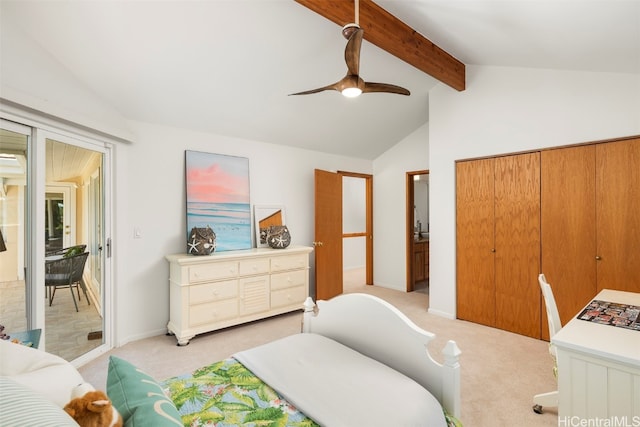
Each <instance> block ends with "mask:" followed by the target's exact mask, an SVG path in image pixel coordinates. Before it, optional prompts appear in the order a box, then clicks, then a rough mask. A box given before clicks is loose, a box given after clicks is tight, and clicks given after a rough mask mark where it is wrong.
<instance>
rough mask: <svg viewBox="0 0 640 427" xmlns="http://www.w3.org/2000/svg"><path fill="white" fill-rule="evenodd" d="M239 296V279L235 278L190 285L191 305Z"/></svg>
mask: <svg viewBox="0 0 640 427" xmlns="http://www.w3.org/2000/svg"><path fill="white" fill-rule="evenodd" d="M237 296H238V281H237V280H235V279H234V280H227V281H224V282H216V283H207V284H204V285H193V286H190V287H189V305H194V304H202V303H205V302H214V301H220V300H225V299H229V298H236V297H237Z"/></svg>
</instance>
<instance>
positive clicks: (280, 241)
mask: <svg viewBox="0 0 640 427" xmlns="http://www.w3.org/2000/svg"><path fill="white" fill-rule="evenodd" d="M272 242H275V244H276V246H281V247H284V245H285V243H286V240H285V239H283V238H282V236H278V237H274V238H273V240H272Z"/></svg>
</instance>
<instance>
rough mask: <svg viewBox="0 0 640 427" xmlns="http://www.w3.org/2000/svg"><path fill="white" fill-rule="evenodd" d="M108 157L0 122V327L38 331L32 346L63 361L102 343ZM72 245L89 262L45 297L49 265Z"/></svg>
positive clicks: (85, 142)
mask: <svg viewBox="0 0 640 427" xmlns="http://www.w3.org/2000/svg"><path fill="white" fill-rule="evenodd" d="M109 159H110V146H108V145H107V144H106V143H104V142H99V141H96V140H92V139H90V138H88V137H81V138H80V137H77V138H76V137H74V136H71V134H70V133H68V132H65V133H64V134H58V133H54V132H53V131H51V130H45V129H41V128H39V127H38V125H37V124H35V123H31V124H30V125H24V124H19V123H15V122H11V121H7V120H4V119H2V121H1V126H0V181H1V182H2V186H0V188H1V190H0V232H1V233H2V238H3V241H4V242H5V243H7V245H5V246H6V251H3V252H1V253H0V271H1V274H0V314H1V318H2V324H3V325H4V326H5V333H7V334H8V335H11V334H12V333H15V334H17V335H20V333H21V332H25V331H33V330H35V331H37V330H39V331H41V333H40V339H39V342H38V343H37V346H38V348H39V349H41V350H45V351H48V352H50V353H53V354H56V355H58V356H60V357H62V358H64V359H66V360H67V361H70V362H73V361H79V360H80V359H87V360H88V359H89V358H90V357H91V356H89V353H91V352H95V353H96V354H98V353H100V352H102V351H104V349H106V348H108V347H109V346H110V339H109V333H110V330H109V325H110V322H109V311H108V310H105V306H108V305H109V304H108V290H107V289H108V286H107V284H108V283H109V280H110V275H109V273H108V272H109V268H105V266H107V265H108V264H109V262H110V260H109V259H108V258H107V257H106V256H105V254H104V253H103V251H102V247H103V243H104V242H105V241H108V239H107V238H106V236H107V235H108V233H109V231H110V227H109V217H110V216H109V215H108V211H109V207H110V202H109V200H110V196H109V187H108V185H106V183H107V182H108V181H107V180H106V179H103V178H104V174H105V171H106V170H108V169H109V165H110V160H109ZM96 187H97V188H96ZM90 204H91V206H90ZM78 245H80V246H83V247H84V248H86V249H85V252H88V254H87V259H91V262H87V263H86V264H85V265H84V266H83V267H82V268H81V269H80V270H81V279H80V280H78V281H77V282H74V284H75V283H77V284H78V285H79V286H78V287H77V288H76V287H74V288H73V289H69V288H68V287H66V288H65V287H62V286H60V287H55V290H56V292H55V293H52V292H51V293H50V292H48V290H51V291H52V290H53V289H54V287H53V286H46V285H47V284H49V285H51V284H52V283H53V282H52V281H51V277H52V273H51V272H50V273H49V276H47V271H49V270H51V268H52V267H51V265H50V264H51V261H53V260H54V258H63V255H62V254H63V253H64V250H65V249H66V248H69V247H72V246H78ZM56 252H57V253H58V255H55V254H54V253H56ZM58 278H59V276H58ZM47 280H49V281H48V282H47ZM96 281H97V283H99V284H100V286H98V287H96V286H95V283H96ZM72 292H73V297H72ZM50 296H51V299H50ZM74 298H75V301H74ZM50 301H51V303H50ZM105 303H107V304H105Z"/></svg>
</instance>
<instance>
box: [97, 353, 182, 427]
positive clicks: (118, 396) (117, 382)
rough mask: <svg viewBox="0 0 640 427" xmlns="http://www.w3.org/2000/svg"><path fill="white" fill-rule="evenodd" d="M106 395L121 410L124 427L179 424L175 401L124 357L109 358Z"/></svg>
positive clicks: (172, 425)
mask: <svg viewBox="0 0 640 427" xmlns="http://www.w3.org/2000/svg"><path fill="white" fill-rule="evenodd" d="M107 395H108V396H109V399H111V402H112V403H113V406H115V408H116V409H117V410H118V412H120V414H121V415H122V418H123V420H124V425H125V426H128V427H129V426H131V427H146V426H149V427H164V426H171V427H174V426H181V427H182V425H183V424H182V419H181V418H180V414H179V413H178V410H177V409H176V406H175V404H174V403H173V402H172V401H171V399H169V398H168V397H167V396H166V395H165V394H164V391H163V390H162V387H160V384H158V382H157V381H156V380H154V379H153V378H151V377H150V376H149V375H147V374H145V373H144V372H142V371H141V370H139V369H138V368H136V367H135V366H133V365H132V364H131V363H129V362H127V361H126V360H123V359H120V358H118V357H115V356H110V357H109V371H108V373H107Z"/></svg>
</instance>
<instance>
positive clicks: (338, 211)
mask: <svg viewBox="0 0 640 427" xmlns="http://www.w3.org/2000/svg"><path fill="white" fill-rule="evenodd" d="M314 246H315V250H314V253H315V270H316V274H315V282H316V300H320V299H322V300H326V299H330V298H333V297H334V296H336V295H340V294H341V293H342V175H340V174H337V173H333V172H327V171H323V170H320V169H316V170H315V241H314Z"/></svg>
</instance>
